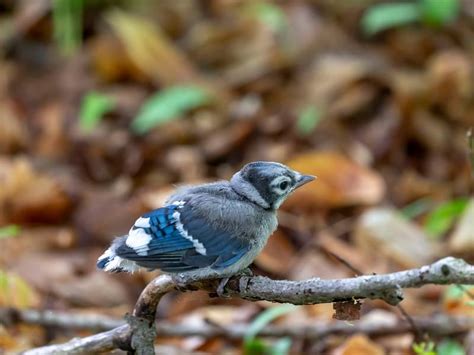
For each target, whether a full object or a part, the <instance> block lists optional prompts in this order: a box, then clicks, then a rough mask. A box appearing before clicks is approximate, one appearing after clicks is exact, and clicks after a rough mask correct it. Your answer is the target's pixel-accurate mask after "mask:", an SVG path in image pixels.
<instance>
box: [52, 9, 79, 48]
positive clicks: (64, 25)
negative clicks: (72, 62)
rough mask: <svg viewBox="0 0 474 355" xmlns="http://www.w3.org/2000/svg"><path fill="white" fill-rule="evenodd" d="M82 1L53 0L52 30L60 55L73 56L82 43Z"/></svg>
mask: <svg viewBox="0 0 474 355" xmlns="http://www.w3.org/2000/svg"><path fill="white" fill-rule="evenodd" d="M83 10H84V4H83V0H53V3H52V12H53V29H54V39H55V41H56V45H57V46H58V48H59V49H60V51H61V52H62V54H64V55H67V56H70V55H72V54H74V52H75V51H76V49H77V48H78V47H79V46H80V44H81V41H82V27H83V26H82V13H83Z"/></svg>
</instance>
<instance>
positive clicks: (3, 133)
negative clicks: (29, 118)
mask: <svg viewBox="0 0 474 355" xmlns="http://www.w3.org/2000/svg"><path fill="white" fill-rule="evenodd" d="M28 138H29V137H28V131H27V130H26V127H25V125H24V123H23V122H22V121H21V119H20V115H19V113H18V112H17V110H15V107H14V105H13V103H12V102H11V101H8V100H1V101H0V153H13V152H15V151H17V150H18V149H20V148H23V147H25V146H26V145H27V143H28Z"/></svg>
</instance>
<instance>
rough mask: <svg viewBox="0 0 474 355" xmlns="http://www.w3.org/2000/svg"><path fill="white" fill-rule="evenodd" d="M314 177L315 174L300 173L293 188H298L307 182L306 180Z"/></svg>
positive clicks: (311, 179)
mask: <svg viewBox="0 0 474 355" xmlns="http://www.w3.org/2000/svg"><path fill="white" fill-rule="evenodd" d="M314 179H316V176H313V175H301V176H300V177H299V178H298V181H297V182H296V185H295V188H298V187H300V186H303V185H304V184H307V183H308V182H311V181H313V180H314Z"/></svg>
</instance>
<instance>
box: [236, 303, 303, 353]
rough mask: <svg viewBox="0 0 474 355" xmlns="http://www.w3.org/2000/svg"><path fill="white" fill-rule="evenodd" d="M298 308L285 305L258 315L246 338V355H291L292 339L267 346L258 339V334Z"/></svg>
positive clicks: (283, 339) (285, 339) (280, 340)
mask: <svg viewBox="0 0 474 355" xmlns="http://www.w3.org/2000/svg"><path fill="white" fill-rule="evenodd" d="M295 308H296V306H294V305H292V304H283V305H281V306H276V307H272V308H268V309H267V310H265V311H264V312H262V313H261V314H259V315H258V317H256V318H255V320H254V321H253V322H252V324H251V325H250V327H249V328H248V330H247V334H245V337H244V354H246V355H256V354H265V355H267V354H268V355H285V354H288V353H289V350H290V347H291V339H290V338H287V337H285V338H282V339H279V340H278V341H277V342H275V343H274V344H272V345H269V344H267V343H266V342H264V341H263V340H261V339H259V338H257V334H258V333H259V332H260V331H261V330H262V329H263V328H265V326H266V325H267V324H269V323H270V322H272V321H273V320H274V319H276V318H278V317H281V316H282V315H285V314H287V313H289V312H291V311H293V310H295Z"/></svg>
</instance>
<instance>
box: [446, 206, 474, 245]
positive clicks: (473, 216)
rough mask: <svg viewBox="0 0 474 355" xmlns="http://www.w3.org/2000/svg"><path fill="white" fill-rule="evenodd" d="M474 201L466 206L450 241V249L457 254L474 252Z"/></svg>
mask: <svg viewBox="0 0 474 355" xmlns="http://www.w3.org/2000/svg"><path fill="white" fill-rule="evenodd" d="M473 221H474V199H471V200H470V201H469V202H468V205H467V206H466V208H465V210H464V213H463V215H462V216H461V219H460V220H459V221H458V223H457V225H456V227H455V229H454V231H453V233H452V235H451V237H450V239H449V248H450V249H451V250H452V251H453V252H455V253H472V252H474V223H473Z"/></svg>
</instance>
